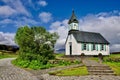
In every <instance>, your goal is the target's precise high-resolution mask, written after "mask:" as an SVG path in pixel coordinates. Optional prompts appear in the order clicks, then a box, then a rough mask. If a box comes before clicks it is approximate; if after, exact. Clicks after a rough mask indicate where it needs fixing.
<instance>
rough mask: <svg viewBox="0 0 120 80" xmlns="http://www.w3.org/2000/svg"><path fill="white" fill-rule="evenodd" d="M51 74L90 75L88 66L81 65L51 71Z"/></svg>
mask: <svg viewBox="0 0 120 80" xmlns="http://www.w3.org/2000/svg"><path fill="white" fill-rule="evenodd" d="M49 74H50V75H56V76H84V75H88V71H87V68H86V66H81V67H77V68H69V69H65V70H61V71H55V72H50V73H49Z"/></svg>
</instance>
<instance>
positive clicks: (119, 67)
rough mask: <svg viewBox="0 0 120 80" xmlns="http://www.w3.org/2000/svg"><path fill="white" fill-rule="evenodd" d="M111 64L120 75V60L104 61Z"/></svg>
mask: <svg viewBox="0 0 120 80" xmlns="http://www.w3.org/2000/svg"><path fill="white" fill-rule="evenodd" d="M104 63H105V64H107V65H109V66H110V67H111V69H112V70H113V71H114V72H115V74H116V75H119V76H120V62H104Z"/></svg>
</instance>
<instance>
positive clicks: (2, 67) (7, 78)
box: [0, 58, 38, 80]
mask: <svg viewBox="0 0 120 80" xmlns="http://www.w3.org/2000/svg"><path fill="white" fill-rule="evenodd" d="M13 59H14V58H6V59H0V80H38V79H37V78H36V77H35V76H33V75H32V74H31V73H30V72H27V71H25V70H23V69H20V68H18V67H14V66H13V65H12V64H11V60H13Z"/></svg>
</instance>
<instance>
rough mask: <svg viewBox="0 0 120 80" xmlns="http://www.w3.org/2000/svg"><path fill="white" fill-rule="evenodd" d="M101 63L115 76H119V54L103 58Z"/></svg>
mask: <svg viewBox="0 0 120 80" xmlns="http://www.w3.org/2000/svg"><path fill="white" fill-rule="evenodd" d="M103 63H104V64H107V65H109V66H110V67H111V68H112V70H113V71H114V72H115V73H116V74H117V75H120V54H111V55H110V56H107V57H104V60H103Z"/></svg>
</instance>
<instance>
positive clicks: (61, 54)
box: [55, 53, 64, 59]
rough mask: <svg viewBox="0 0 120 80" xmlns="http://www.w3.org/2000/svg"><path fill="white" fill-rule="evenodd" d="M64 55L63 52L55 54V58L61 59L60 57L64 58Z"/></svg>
mask: <svg viewBox="0 0 120 80" xmlns="http://www.w3.org/2000/svg"><path fill="white" fill-rule="evenodd" d="M63 56H64V54H63V53H58V54H55V58H56V59H60V58H62V57H63Z"/></svg>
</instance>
